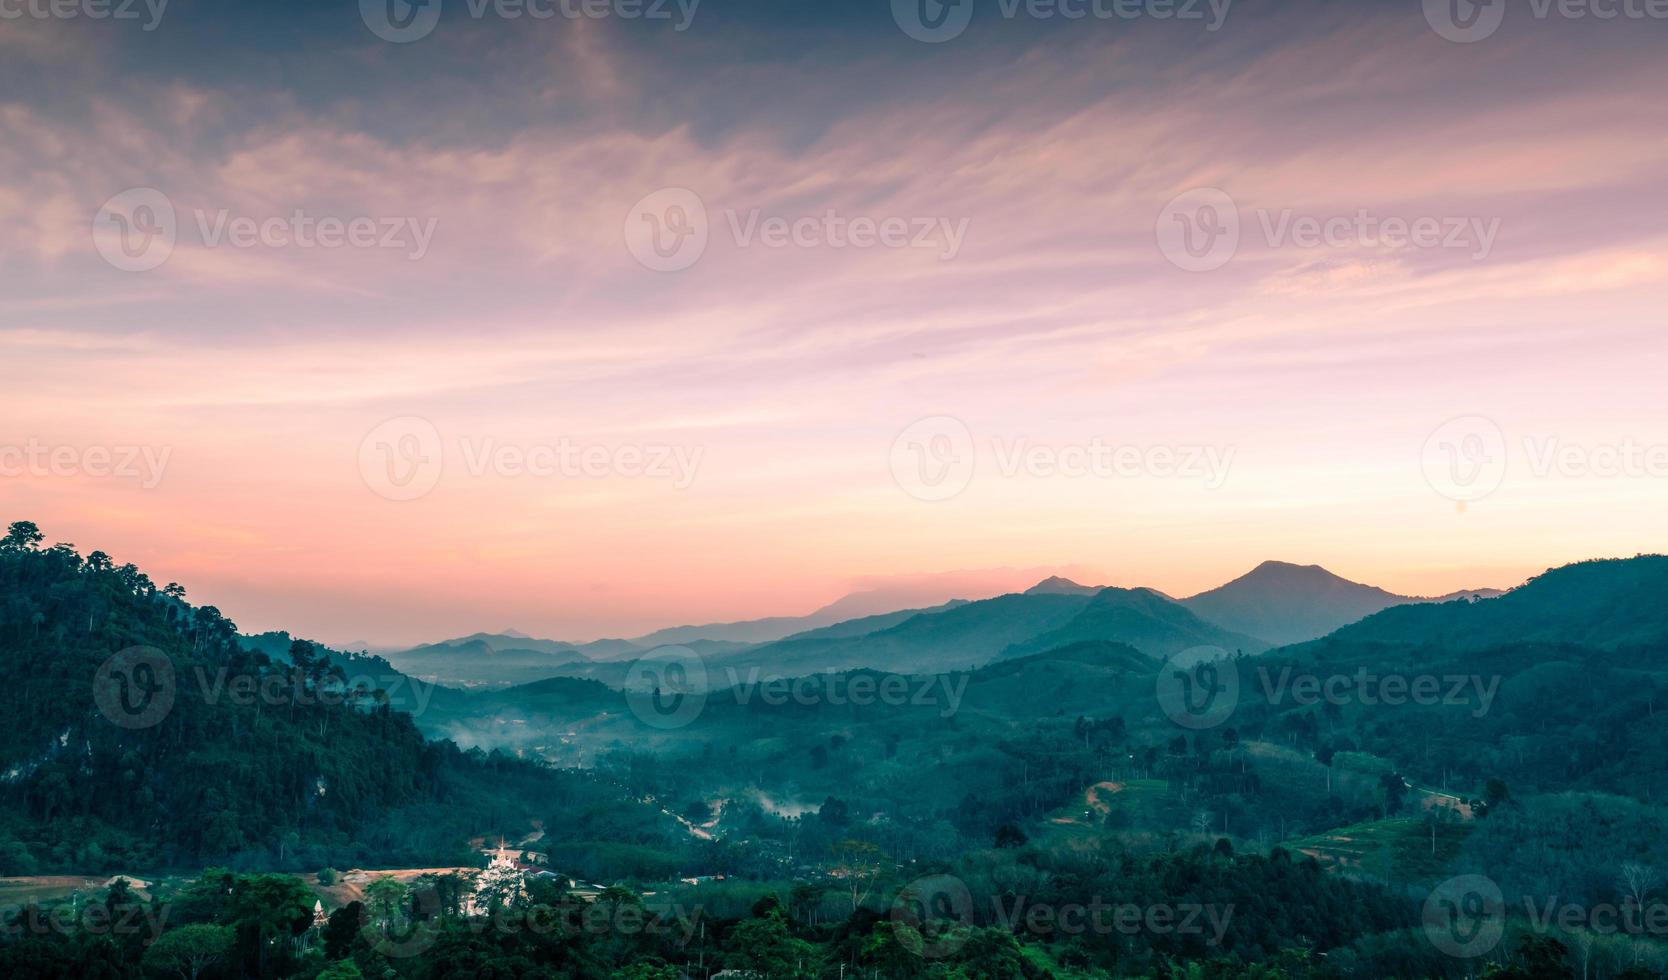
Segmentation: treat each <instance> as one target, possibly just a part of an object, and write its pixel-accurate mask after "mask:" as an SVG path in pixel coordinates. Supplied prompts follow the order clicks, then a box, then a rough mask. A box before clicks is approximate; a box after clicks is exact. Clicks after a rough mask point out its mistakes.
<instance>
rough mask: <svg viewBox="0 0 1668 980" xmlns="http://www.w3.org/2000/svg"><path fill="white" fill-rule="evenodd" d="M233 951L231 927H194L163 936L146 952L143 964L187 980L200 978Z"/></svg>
mask: <svg viewBox="0 0 1668 980" xmlns="http://www.w3.org/2000/svg"><path fill="white" fill-rule="evenodd" d="M231 948H232V930H231V928H230V927H228V926H215V925H209V924H207V923H201V922H199V923H194V924H192V925H188V926H181V927H180V928H178V929H171V930H169V931H168V932H165V933H163V934H162V935H161V936H160V937H159V938H158V939H157V940H156V942H154V943H151V945H150V948H149V949H147V950H145V955H144V958H143V959H142V960H141V962H142V963H143V964H144V966H145V967H146V968H147V969H150V970H155V971H157V972H159V973H170V974H172V973H177V974H179V975H180V976H181V977H184V978H185V980H197V977H198V976H200V975H201V974H202V972H203V971H204V970H205V969H207V968H208V967H210V966H211V965H213V964H215V963H218V962H220V960H222V959H224V958H225V956H226V954H227V953H228V952H230V951H231Z"/></svg>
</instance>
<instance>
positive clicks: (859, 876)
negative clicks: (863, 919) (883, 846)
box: [829, 840, 883, 912]
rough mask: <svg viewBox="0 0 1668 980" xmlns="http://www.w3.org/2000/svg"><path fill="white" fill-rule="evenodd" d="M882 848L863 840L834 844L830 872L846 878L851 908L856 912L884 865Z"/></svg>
mask: <svg viewBox="0 0 1668 980" xmlns="http://www.w3.org/2000/svg"><path fill="white" fill-rule="evenodd" d="M880 857H881V854H880V848H878V847H876V846H875V845H873V844H871V843H869V842H868V841H861V840H843V841H841V842H839V843H838V844H835V845H834V861H835V864H834V867H833V868H831V869H829V874H831V875H833V876H834V877H835V878H843V879H845V883H846V889H847V891H848V893H849V894H850V895H851V910H852V911H853V912H856V911H857V910H858V908H859V907H860V906H862V904H863V900H864V899H866V898H868V897H869V892H870V891H872V890H873V889H874V886H875V881H876V880H877V879H878V878H879V877H880V872H881V869H882V867H883V865H882V864H881V861H880Z"/></svg>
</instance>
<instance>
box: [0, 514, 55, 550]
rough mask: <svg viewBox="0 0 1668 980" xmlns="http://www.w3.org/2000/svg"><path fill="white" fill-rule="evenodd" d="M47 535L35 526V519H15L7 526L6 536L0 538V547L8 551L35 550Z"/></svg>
mask: <svg viewBox="0 0 1668 980" xmlns="http://www.w3.org/2000/svg"><path fill="white" fill-rule="evenodd" d="M44 540H46V536H45V535H44V534H42V533H41V529H40V528H38V527H36V526H35V522H34V521H13V522H12V523H11V526H10V527H8V528H6V536H5V537H4V538H0V548H4V549H6V550H8V551H34V550H35V548H37V547H38V546H39V545H40V543H41V542H42V541H44Z"/></svg>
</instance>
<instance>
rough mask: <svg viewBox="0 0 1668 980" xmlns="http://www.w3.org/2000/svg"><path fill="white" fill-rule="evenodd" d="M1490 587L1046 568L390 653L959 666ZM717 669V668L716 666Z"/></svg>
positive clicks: (1239, 644) (593, 661)
mask: <svg viewBox="0 0 1668 980" xmlns="http://www.w3.org/2000/svg"><path fill="white" fill-rule="evenodd" d="M1500 594H1501V593H1500V592H1499V591H1498V590H1492V589H1481V590H1473V591H1468V592H1464V593H1455V594H1453V595H1449V596H1443V597H1440V598H1437V599H1430V598H1424V597H1419V596H1406V595H1397V594H1395V593H1392V592H1389V591H1386V590H1384V589H1381V588H1377V587H1374V586H1370V585H1363V584H1361V583H1358V582H1352V581H1350V580H1348V579H1345V578H1343V577H1341V576H1338V575H1335V574H1333V573H1332V572H1329V571H1327V570H1326V569H1324V568H1321V567H1320V566H1318V565H1296V564H1291V563H1287V562H1279V561H1267V562H1263V563H1262V564H1261V565H1258V566H1257V567H1256V568H1254V569H1252V570H1251V571H1250V572H1248V573H1246V574H1245V575H1242V576H1240V577H1239V578H1236V579H1234V580H1233V581H1231V582H1228V583H1226V584H1224V585H1222V586H1219V587H1217V588H1215V589H1211V590H1209V591H1206V592H1201V593H1199V594H1198V595H1195V596H1191V597H1188V598H1185V599H1179V600H1178V599H1175V598H1172V597H1170V596H1168V595H1166V594H1164V593H1162V592H1159V591H1157V590H1155V589H1145V588H1135V589H1125V588H1117V587H1102V586H1094V585H1084V584H1081V583H1079V582H1075V581H1072V580H1071V579H1068V578H1064V577H1060V576H1049V577H1047V578H1045V579H1043V580H1041V581H1039V582H1037V583H1036V584H1035V585H1033V586H1031V587H1030V588H1028V589H1026V590H1024V591H1023V592H1015V593H1009V594H1006V595H1000V596H995V597H993V598H985V599H976V600H973V601H966V600H952V601H950V602H945V603H940V604H934V605H928V606H924V607H921V608H903V609H884V610H881V611H874V610H875V607H876V606H877V605H884V604H885V602H887V601H888V600H889V599H895V598H896V593H895V592H887V591H880V590H877V591H872V592H862V593H855V594H853V595H850V596H847V597H845V598H843V599H841V600H839V601H837V602H834V603H831V604H829V605H828V606H825V607H823V608H821V609H819V610H817V611H815V612H813V613H811V614H809V615H806V616H777V617H768V618H765V619H757V620H748V621H743V622H731V623H716V624H710V625H707V626H679V627H672V628H669V629H664V630H658V631H656V632H653V633H649V634H646V635H644V636H639V637H635V638H631V639H608V640H598V641H594V642H590V643H567V642H563V641H558V640H541V639H535V638H533V637H530V636H528V635H527V634H525V633H520V632H518V631H514V630H506V631H503V632H501V633H476V634H472V635H470V636H466V637H459V638H457V639H453V640H446V641H442V642H440V643H434V644H427V645H424V646H419V647H414V648H412V649H409V650H403V651H394V652H389V653H388V654H387V656H388V659H389V660H390V661H392V662H393V663H394V664H395V665H396V666H398V667H400V669H402V670H406V671H409V672H411V673H413V674H415V675H416V676H419V677H422V678H423V679H425V680H433V681H438V682H440V683H443V684H450V685H454V686H460V687H477V686H509V685H514V684H524V683H527V682H529V681H533V680H538V679H541V678H544V677H558V676H561V677H578V678H588V679H593V680H599V681H602V682H604V683H608V684H611V685H618V684H620V683H623V682H624V679H625V676H626V672H627V669H628V664H629V663H630V662H631V661H634V660H635V659H636V658H637V657H639V656H641V655H643V654H644V653H647V652H648V651H650V650H653V649H655V648H657V647H661V646H668V645H676V646H685V647H689V648H691V649H693V650H694V651H695V652H696V653H698V654H700V655H701V656H703V657H705V658H708V660H709V664H710V666H711V667H713V668H714V669H716V670H718V671H722V672H726V673H728V674H731V675H735V676H740V675H742V674H746V673H749V672H752V673H755V674H756V673H759V672H763V673H764V674H765V675H772V676H781V675H792V674H804V673H814V672H819V671H828V670H845V669H850V668H855V667H875V668H880V669H886V670H893V671H900V672H908V671H917V672H932V671H943V670H958V669H966V668H968V667H973V666H978V665H981V664H985V663H989V662H991V661H993V660H997V659H1005V658H1013V657H1022V656H1025V655H1027V654H1031V653H1038V652H1041V651H1045V650H1048V649H1052V648H1055V647H1059V646H1065V645H1068V644H1073V643H1083V642H1115V643H1121V644H1126V645H1128V646H1129V647H1132V648H1134V649H1136V650H1139V651H1141V652H1142V653H1143V654H1145V655H1147V656H1151V657H1156V658H1159V659H1163V658H1166V657H1169V656H1171V655H1173V654H1175V653H1178V652H1181V651H1183V650H1187V649H1190V648H1194V647H1217V648H1222V649H1226V650H1234V651H1239V652H1244V653H1258V652H1261V651H1264V650H1267V649H1270V648H1271V647H1277V646H1285V645H1288V644H1294V643H1302V642H1305V641H1308V640H1314V639H1317V638H1319V637H1322V636H1325V635H1327V634H1329V633H1332V632H1333V631H1335V630H1338V629H1340V628H1342V627H1344V626H1347V625H1349V624H1351V623H1355V622H1358V621H1360V620H1362V619H1364V618H1366V617H1368V616H1372V615H1373V614H1375V613H1379V612H1382V611H1384V610H1386V609H1390V608H1393V607H1397V606H1403V605H1408V604H1414V603H1430V602H1444V601H1449V600H1452V599H1455V598H1485V597H1493V596H1497V595H1500ZM715 682H716V680H715Z"/></svg>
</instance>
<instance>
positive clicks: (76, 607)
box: [0, 522, 602, 875]
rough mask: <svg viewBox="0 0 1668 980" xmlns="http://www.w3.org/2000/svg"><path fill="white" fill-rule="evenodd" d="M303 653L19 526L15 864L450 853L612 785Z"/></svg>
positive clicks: (7, 597)
mask: <svg viewBox="0 0 1668 980" xmlns="http://www.w3.org/2000/svg"><path fill="white" fill-rule="evenodd" d="M287 653H288V656H287V658H286V659H287V660H288V661H290V662H284V660H277V659H274V658H272V657H269V656H268V655H267V654H265V653H262V652H251V651H247V650H245V649H243V648H242V646H241V645H240V643H239V638H238V633H237V628H236V627H235V626H234V625H233V624H232V623H231V622H230V621H229V620H227V619H226V618H225V617H224V616H222V615H221V614H220V612H219V611H218V610H216V609H215V608H214V607H213V606H206V605H205V606H193V605H192V604H190V603H189V602H187V601H186V600H185V592H184V590H183V589H181V588H180V587H179V586H177V585H172V584H170V585H166V586H163V587H158V586H157V585H156V583H154V582H152V581H151V580H150V579H149V578H148V577H146V575H145V574H144V573H143V572H141V571H140V570H139V569H138V568H136V567H134V566H133V565H117V564H116V563H115V562H113V561H112V560H111V559H110V557H109V556H107V555H105V554H104V553H102V552H98V551H95V552H92V553H90V554H88V555H87V556H85V557H82V556H81V555H79V554H78V553H77V552H76V551H75V550H74V548H73V547H71V546H69V545H55V546H52V547H45V548H43V547H42V538H41V535H40V533H39V532H38V531H37V530H36V529H35V527H34V525H32V524H27V523H22V522H20V523H17V524H13V525H12V526H11V528H10V532H9V533H8V535H7V536H6V537H5V538H4V540H3V541H0V716H3V717H4V718H5V720H6V723H5V724H4V725H3V726H0V875H9V874H26V873H33V872H37V871H49V870H59V869H63V870H74V871H77V872H84V873H94V872H99V871H114V870H129V869H158V868H186V867H201V866H203V864H205V863H208V862H214V863H226V864H231V865H233V866H245V867H261V868H298V869H299V868H307V869H316V868H318V867H323V866H325V865H332V864H333V865H337V866H344V867H345V866H353V865H361V864H363V865H375V864H379V863H380V864H390V863H400V862H411V863H422V864H432V863H443V862H451V861H455V860H457V859H458V858H460V857H463V856H465V855H466V853H467V852H466V850H465V845H466V842H467V840H468V838H469V837H470V836H472V835H475V834H481V833H488V832H495V831H501V830H513V829H515V828H516V827H518V826H521V827H524V826H525V825H526V820H527V819H528V818H529V817H545V816H548V814H549V813H550V812H551V810H552V809H553V808H554V807H555V806H557V805H558V803H559V802H560V801H563V800H568V799H571V798H572V797H574V796H576V795H584V794H588V793H592V792H601V791H602V790H600V789H599V788H597V787H595V786H593V785H591V783H590V781H589V780H588V779H587V778H586V777H583V776H578V775H574V774H567V773H556V772H552V771H550V770H547V769H543V768H540V767H536V766H533V765H531V764H527V763H523V762H519V761H516V760H513V759H509V758H505V757H501V756H486V755H482V754H480V753H478V752H476V753H470V754H465V753H463V752H460V751H459V750H458V749H457V747H456V746H454V745H453V744H452V743H450V742H434V743H431V742H427V741H425V739H424V738H423V736H422V735H421V734H420V733H419V732H418V730H417V727H416V726H415V725H414V724H413V722H412V719H411V717H410V715H408V714H406V713H404V712H402V711H399V710H395V709H394V708H393V707H391V706H390V705H389V704H388V699H387V697H386V696H385V695H384V693H382V692H379V691H378V690H377V687H378V686H383V685H380V684H379V680H380V679H379V678H377V677H376V676H375V675H374V674H367V675H365V676H363V677H356V678H355V680H356V681H357V682H358V683H356V684H355V685H353V686H351V687H350V686H349V685H348V684H347V683H346V681H347V675H346V672H345V671H343V670H342V668H341V666H340V665H339V663H333V662H332V660H331V658H330V657H328V656H326V655H324V654H322V653H321V652H318V651H316V650H315V648H313V647H312V645H311V644H307V643H301V642H298V643H295V644H293V645H292V647H291V649H290V650H289V651H287ZM388 681H389V683H388V685H387V686H397V684H398V683H399V679H398V675H394V676H392V677H390V678H389V679H388ZM400 693H405V694H408V693H409V692H400Z"/></svg>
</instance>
